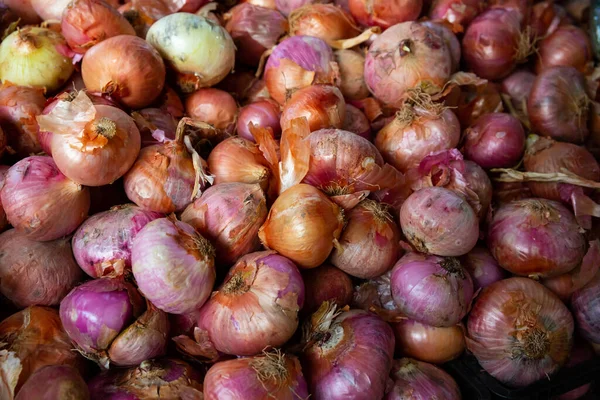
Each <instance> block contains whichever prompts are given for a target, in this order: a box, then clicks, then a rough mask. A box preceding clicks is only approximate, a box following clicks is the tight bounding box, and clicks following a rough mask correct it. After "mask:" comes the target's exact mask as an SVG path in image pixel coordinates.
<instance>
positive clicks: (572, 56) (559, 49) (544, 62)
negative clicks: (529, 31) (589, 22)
mask: <svg viewBox="0 0 600 400" xmlns="http://www.w3.org/2000/svg"><path fill="white" fill-rule="evenodd" d="M537 54H538V58H537V63H536V66H535V69H536V72H537V73H538V74H539V73H540V72H542V71H543V70H545V69H547V68H551V67H554V66H559V65H560V66H569V67H574V68H576V69H577V70H578V71H579V72H582V73H587V72H589V71H590V69H591V67H592V64H593V54H592V45H591V43H590V39H589V37H588V35H587V33H586V32H585V31H583V30H582V29H579V28H578V27H576V26H573V25H562V26H559V27H558V28H557V29H556V30H555V31H554V32H553V33H552V34H551V35H550V36H548V37H546V38H544V39H543V40H541V41H540V42H539V43H538V45H537Z"/></svg>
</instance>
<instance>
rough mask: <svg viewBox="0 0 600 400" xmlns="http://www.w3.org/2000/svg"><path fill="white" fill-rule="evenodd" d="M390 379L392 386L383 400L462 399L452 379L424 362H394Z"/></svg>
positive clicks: (405, 360) (402, 360)
mask: <svg viewBox="0 0 600 400" xmlns="http://www.w3.org/2000/svg"><path fill="white" fill-rule="evenodd" d="M390 377H391V378H392V380H393V381H394V385H393V386H392V388H391V390H390V391H389V392H388V393H387V395H386V396H385V397H384V398H383V399H384V400H402V399H413V400H426V399H447V400H461V399H462V397H461V395H460V389H459V388H458V385H457V384H456V382H455V381H454V379H452V377H451V376H450V375H448V374H447V373H446V372H444V371H443V370H442V369H440V368H438V367H436V366H434V365H431V364H428V363H426V362H422V361H418V360H413V359H410V358H401V359H400V360H394V364H393V365H392V370H391V372H390Z"/></svg>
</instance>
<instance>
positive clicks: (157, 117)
mask: <svg viewBox="0 0 600 400" xmlns="http://www.w3.org/2000/svg"><path fill="white" fill-rule="evenodd" d="M131 116H132V118H133V120H134V121H135V125H136V126H137V128H138V130H139V131H140V137H141V147H147V146H151V145H153V144H159V143H161V142H162V141H163V139H164V140H175V137H176V134H177V121H176V120H175V118H174V117H173V116H172V115H171V114H170V113H168V112H167V111H164V110H162V109H160V108H143V109H141V110H139V111H137V113H136V114H134V113H132V114H131ZM159 131H160V132H159ZM154 136H157V137H158V139H160V140H158V139H157V138H155V137H154ZM162 136H164V138H163V137H162Z"/></svg>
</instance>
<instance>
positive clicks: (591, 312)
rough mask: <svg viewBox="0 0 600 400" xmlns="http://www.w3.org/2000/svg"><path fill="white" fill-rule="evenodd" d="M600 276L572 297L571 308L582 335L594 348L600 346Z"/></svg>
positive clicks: (597, 275)
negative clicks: (599, 293) (599, 291)
mask: <svg viewBox="0 0 600 400" xmlns="http://www.w3.org/2000/svg"><path fill="white" fill-rule="evenodd" d="M599 289H600V274H596V276H595V277H594V279H592V280H591V281H590V282H588V283H587V285H585V286H584V287H582V288H581V289H579V290H577V291H576V292H575V293H573V296H572V297H571V308H572V309H573V316H574V317H575V321H576V322H577V326H578V330H579V332H580V334H581V335H582V336H583V337H584V338H585V339H586V340H589V341H590V342H591V343H592V344H593V345H594V348H598V345H600V329H598V327H599V326H600V301H599V300H600V296H598V290H599Z"/></svg>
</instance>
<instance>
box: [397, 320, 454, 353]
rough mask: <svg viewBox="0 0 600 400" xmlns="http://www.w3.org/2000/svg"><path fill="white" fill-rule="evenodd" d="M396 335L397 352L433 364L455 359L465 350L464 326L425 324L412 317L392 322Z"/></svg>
mask: <svg viewBox="0 0 600 400" xmlns="http://www.w3.org/2000/svg"><path fill="white" fill-rule="evenodd" d="M392 329H393V330H394V335H395V336H396V352H397V353H398V354H402V355H403V356H405V357H412V358H416V359H417V360H420V361H425V362H430V363H433V364H443V363H445V362H447V361H450V360H454V359H455V358H457V357H458V356H460V355H461V354H462V353H463V352H464V351H465V346H466V345H465V333H464V330H465V328H464V326H463V325H462V324H457V325H453V326H448V327H435V326H431V325H425V324H422V323H420V322H417V321H415V320H412V319H404V320H401V321H400V322H396V323H394V324H392Z"/></svg>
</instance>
